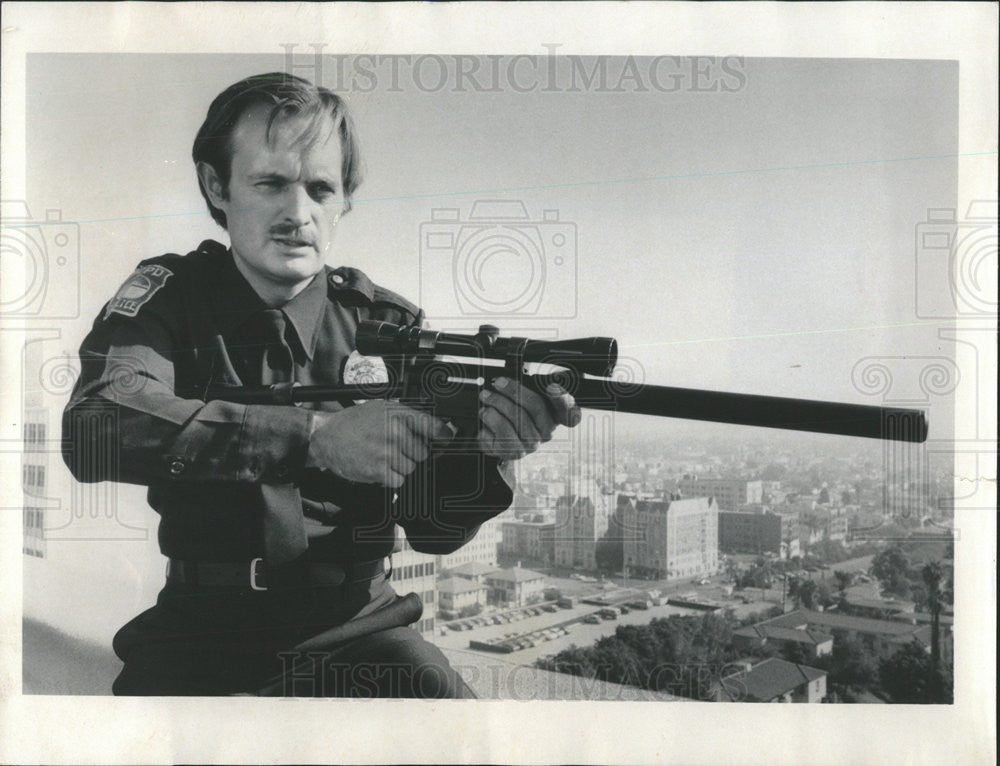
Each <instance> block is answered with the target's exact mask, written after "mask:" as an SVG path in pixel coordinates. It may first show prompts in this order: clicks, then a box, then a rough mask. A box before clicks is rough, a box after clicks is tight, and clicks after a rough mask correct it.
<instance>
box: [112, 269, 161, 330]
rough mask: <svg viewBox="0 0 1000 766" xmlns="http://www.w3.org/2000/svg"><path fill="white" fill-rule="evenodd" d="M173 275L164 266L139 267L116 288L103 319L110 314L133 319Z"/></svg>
mask: <svg viewBox="0 0 1000 766" xmlns="http://www.w3.org/2000/svg"><path fill="white" fill-rule="evenodd" d="M173 275H174V272H172V271H171V270H170V269H168V268H167V267H166V266H160V265H158V264H155V263H148V264H143V265H141V266H139V267H138V268H137V269H136V270H135V271H133V272H132V275H131V276H130V277H129V278H128V279H126V280H125V282H124V283H123V284H122V286H121V287H119V288H118V292H117V293H115V297H114V298H112V299H111V301H110V302H109V303H108V307H107V309H105V311H104V318H105V319H107V318H108V317H110V316H111V315H112V314H121V315H122V316H127V317H134V316H135V315H136V314H138V313H139V309H141V308H142V307H143V306H144V305H145V304H146V303H148V302H149V300H150V298H152V297H153V296H154V295H156V293H157V291H158V290H159V289H160V288H161V287H163V285H165V284H166V283H167V280H168V279H170V277H172V276H173Z"/></svg>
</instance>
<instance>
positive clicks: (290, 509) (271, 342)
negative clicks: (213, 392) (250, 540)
mask: <svg viewBox="0 0 1000 766" xmlns="http://www.w3.org/2000/svg"><path fill="white" fill-rule="evenodd" d="M262 320H263V325H262V329H261V332H262V336H261V341H262V344H261V345H262V346H263V347H264V350H263V354H262V355H261V370H260V382H261V383H262V384H263V385H265V386H266V385H269V384H271V383H290V382H293V380H294V362H293V359H292V349H291V348H290V347H289V346H288V342H287V341H286V340H285V327H286V323H285V314H284V312H282V311H280V310H279V309H272V310H269V311H265V312H263V317H262ZM260 489H261V494H262V495H263V498H264V556H265V558H266V560H267V562H268V564H271V565H272V566H280V565H281V564H287V563H289V562H290V561H293V560H294V559H296V558H298V557H299V556H300V555H302V554H303V553H304V552H305V551H306V549H307V548H308V547H309V541H308V538H307V537H306V530H305V526H304V525H303V523H302V496H301V495H300V494H299V490H298V488H297V487H296V486H295V485H294V484H261V487H260Z"/></svg>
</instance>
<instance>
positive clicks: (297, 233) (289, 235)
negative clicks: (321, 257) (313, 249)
mask: <svg viewBox="0 0 1000 766" xmlns="http://www.w3.org/2000/svg"><path fill="white" fill-rule="evenodd" d="M269 234H270V235H271V236H272V237H278V238H280V239H290V240H293V241H295V242H303V243H305V244H307V245H313V246H315V244H316V238H315V236H313V235H312V234H310V233H309V232H305V231H303V230H302V229H300V228H299V227H297V226H280V225H279V226H272V227H271V228H270V230H269Z"/></svg>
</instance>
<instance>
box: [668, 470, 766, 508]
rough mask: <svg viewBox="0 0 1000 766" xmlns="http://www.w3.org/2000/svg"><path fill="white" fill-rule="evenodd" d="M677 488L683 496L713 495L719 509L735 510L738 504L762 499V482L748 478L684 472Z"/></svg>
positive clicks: (757, 501) (756, 501)
mask: <svg viewBox="0 0 1000 766" xmlns="http://www.w3.org/2000/svg"><path fill="white" fill-rule="evenodd" d="M677 488H678V489H679V490H680V493H681V494H682V495H683V496H684V497H714V498H715V502H716V504H717V505H718V506H719V509H720V510H723V511H735V510H737V509H738V508H739V507H740V506H743V505H748V504H750V503H760V502H762V501H763V495H764V488H763V484H762V482H761V481H760V480H759V479H758V480H754V481H751V480H749V479H739V478H736V479H725V478H721V477H699V476H698V475H696V474H690V473H689V474H685V475H684V478H682V479H681V480H680V481H678V482H677Z"/></svg>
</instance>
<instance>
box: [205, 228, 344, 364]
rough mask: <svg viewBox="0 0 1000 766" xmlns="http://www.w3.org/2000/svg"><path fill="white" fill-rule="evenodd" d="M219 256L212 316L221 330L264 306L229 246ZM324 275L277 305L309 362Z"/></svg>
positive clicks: (323, 299)
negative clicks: (214, 306) (293, 331)
mask: <svg viewBox="0 0 1000 766" xmlns="http://www.w3.org/2000/svg"><path fill="white" fill-rule="evenodd" d="M205 244H206V243H203V244H202V249H205ZM212 244H215V243H212ZM219 248H220V249H221V246H219ZM220 256H221V259H220V261H221V263H220V266H221V268H220V271H219V280H218V284H217V287H216V290H215V299H216V301H217V303H216V316H217V317H218V321H219V326H220V329H222V330H223V331H224V332H225V331H229V330H233V329H235V328H236V327H238V326H240V325H241V324H243V323H244V322H245V321H247V319H249V318H250V317H251V316H253V315H254V314H257V313H259V312H261V311H265V310H267V308H268V306H267V304H266V303H264V301H263V300H261V297H260V296H259V295H257V293H256V292H255V291H254V289H253V287H251V286H250V283H249V282H247V280H246V278H245V277H244V276H243V275H242V274H241V273H240V271H239V269H238V268H236V262H235V261H234V260H233V251H232V249H229V250H226V251H225V252H224V253H220ZM325 276H326V275H325V273H324V272H320V273H319V274H317V275H316V277H315V278H314V279H313V281H312V282H310V283H309V284H308V285H307V286H306V288H305V289H304V290H303V291H302V292H300V293H299V294H298V295H296V296H295V297H294V298H292V299H291V300H290V301H289V302H288V303H286V304H285V305H284V306H282V307H281V310H282V311H283V312H284V313H285V316H286V317H288V320H289V323H290V324H291V325H292V327H293V328H294V329H295V333H294V334H295V336H296V339H297V340H298V343H299V345H300V346H301V347H302V350H303V351H305V354H306V356H307V357H308V358H309V360H310V361H312V358H313V353H314V352H315V350H316V335H317V331H318V328H319V323H320V322H319V320H320V317H321V316H322V314H323V309H324V307H325V303H326V298H327V290H326V282H327V280H326V279H325V278H324V277H325Z"/></svg>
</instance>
